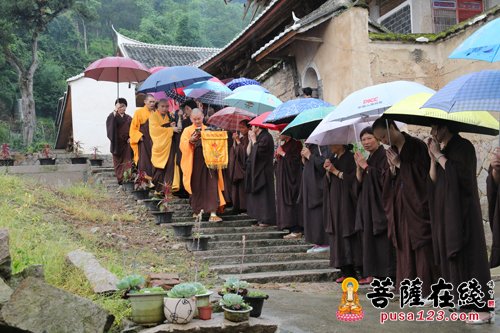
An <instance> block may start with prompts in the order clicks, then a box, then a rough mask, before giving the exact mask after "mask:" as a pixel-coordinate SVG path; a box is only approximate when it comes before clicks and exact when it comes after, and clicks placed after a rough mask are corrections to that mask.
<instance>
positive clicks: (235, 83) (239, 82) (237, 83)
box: [226, 77, 260, 90]
mask: <svg viewBox="0 0 500 333" xmlns="http://www.w3.org/2000/svg"><path fill="white" fill-rule="evenodd" d="M249 85H257V86H260V82H259V81H255V80H252V79H247V78H246V77H240V78H237V79H234V80H232V81H231V82H229V83H227V84H226V86H228V88H229V89H231V90H234V89H236V88H238V87H241V86H249Z"/></svg>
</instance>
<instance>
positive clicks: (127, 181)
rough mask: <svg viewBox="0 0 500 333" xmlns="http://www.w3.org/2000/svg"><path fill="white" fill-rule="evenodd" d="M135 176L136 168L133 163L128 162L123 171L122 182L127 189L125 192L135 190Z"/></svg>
mask: <svg viewBox="0 0 500 333" xmlns="http://www.w3.org/2000/svg"><path fill="white" fill-rule="evenodd" d="M135 176H136V175H135V174H134V168H133V165H132V162H130V161H129V162H127V163H126V164H125V170H124V171H123V181H122V186H123V188H124V189H125V191H129V192H131V191H133V190H134V179H135Z"/></svg>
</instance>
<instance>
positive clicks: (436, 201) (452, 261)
mask: <svg viewBox="0 0 500 333" xmlns="http://www.w3.org/2000/svg"><path fill="white" fill-rule="evenodd" d="M431 135H432V138H429V140H428V142H427V144H428V147H429V156H430V158H431V161H430V171H429V176H430V180H429V205H430V212H431V223H432V243H433V250H434V258H435V262H436V264H437V265H439V267H440V272H441V275H440V276H441V277H442V278H443V279H445V280H446V281H447V282H451V283H452V284H453V286H455V289H454V292H455V296H456V297H455V299H458V298H457V297H458V294H457V292H456V288H457V287H458V286H459V285H460V284H461V283H462V282H468V281H469V280H471V279H472V278H475V279H476V280H477V281H478V282H479V283H480V285H481V286H482V290H483V291H485V292H486V291H487V290H488V289H489V288H488V286H487V283H488V281H490V280H491V275H490V265H489V263H488V254H487V252H486V240H485V236H484V228H483V218H482V214H481V204H480V203H479V192H478V188H477V178H476V164H477V159H476V150H475V149H474V146H473V145H472V143H471V142H470V141H469V140H467V139H464V138H462V137H461V136H460V135H458V133H456V132H455V131H454V130H453V128H452V127H449V125H448V126H447V125H445V124H439V125H432V130H431ZM440 145H442V146H444V148H443V149H442V150H441V148H440ZM486 299H489V295H488V294H487V293H486V295H485V298H484V299H483V301H486ZM485 305H486V304H485ZM468 308H469V307H468ZM473 309H474V310H475V311H477V312H486V314H485V315H486V316H489V313H487V312H488V310H487V307H486V306H484V307H479V306H474V307H473ZM483 318H485V317H484V316H483Z"/></svg>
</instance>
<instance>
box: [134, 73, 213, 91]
mask: <svg viewBox="0 0 500 333" xmlns="http://www.w3.org/2000/svg"><path fill="white" fill-rule="evenodd" d="M210 78H212V75H210V74H208V73H207V72H205V71H203V70H201V69H199V68H196V67H192V66H173V67H168V68H164V69H162V70H159V71H158V72H156V73H154V74H151V76H150V77H148V78H147V79H146V81H144V82H143V83H142V85H141V87H140V89H139V92H142V93H148V92H156V91H166V90H171V89H175V88H179V87H185V86H188V85H190V84H192V83H195V82H198V81H205V80H208V79H210Z"/></svg>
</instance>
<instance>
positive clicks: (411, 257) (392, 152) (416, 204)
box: [372, 118, 436, 297]
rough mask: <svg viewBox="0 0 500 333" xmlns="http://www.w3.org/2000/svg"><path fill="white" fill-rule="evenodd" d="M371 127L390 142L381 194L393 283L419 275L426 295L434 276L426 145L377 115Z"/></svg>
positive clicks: (378, 136)
mask: <svg viewBox="0 0 500 333" xmlns="http://www.w3.org/2000/svg"><path fill="white" fill-rule="evenodd" d="M387 126H389V127H388V129H387ZM372 128H373V133H374V134H375V137H376V138H377V140H379V141H381V142H382V143H384V144H386V145H388V144H389V142H390V143H391V148H390V149H388V150H387V151H386V157H387V162H388V163H389V170H390V173H388V175H387V177H385V179H384V187H383V197H384V210H385V213H386V216H387V221H388V225H387V227H388V230H387V231H388V237H389V239H390V240H391V242H392V243H393V245H394V247H395V248H396V286H399V285H400V283H401V281H402V280H403V279H410V280H413V279H415V278H417V277H419V278H420V280H422V296H424V297H427V296H428V295H429V294H430V290H431V289H430V287H431V284H432V283H433V282H435V276H436V267H435V265H434V264H433V261H434V257H433V253H432V237H431V222H430V215H429V200H428V193H427V177H428V176H429V164H430V159H429V154H428V152H427V145H426V144H425V143H424V142H423V141H422V140H419V139H417V138H414V137H412V136H410V135H408V134H407V133H404V132H401V131H400V130H399V128H398V127H397V125H396V123H395V122H394V121H392V120H385V119H383V118H379V119H377V120H376V121H375V122H374V123H373V125H372Z"/></svg>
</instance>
